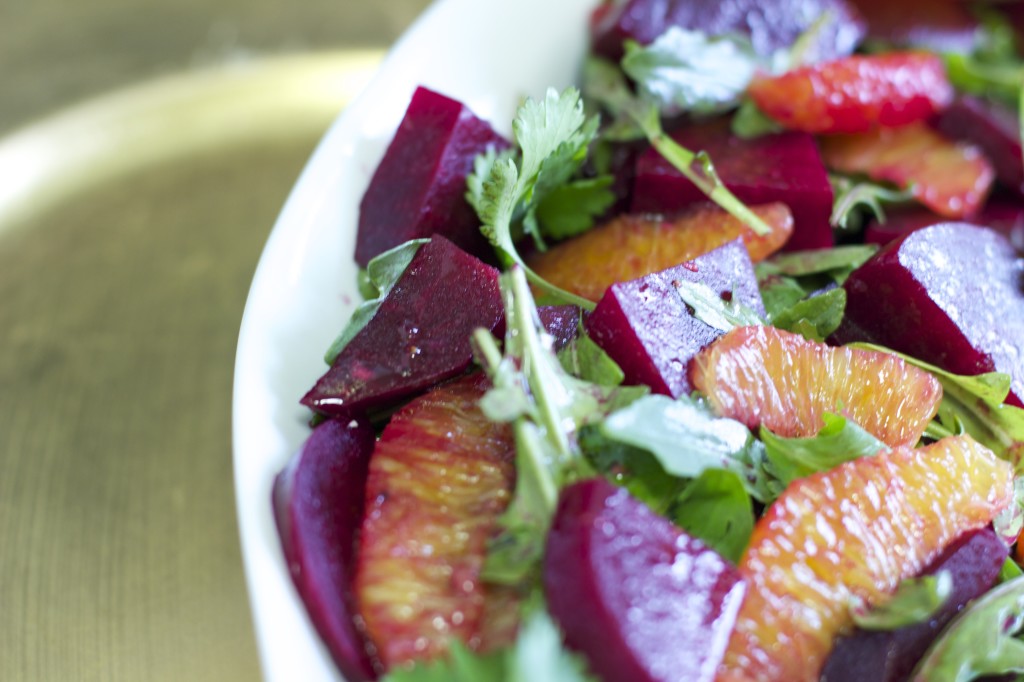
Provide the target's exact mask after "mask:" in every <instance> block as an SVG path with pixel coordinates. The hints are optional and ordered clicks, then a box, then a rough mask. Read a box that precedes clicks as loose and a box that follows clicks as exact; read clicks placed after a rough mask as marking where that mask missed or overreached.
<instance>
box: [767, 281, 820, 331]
mask: <svg viewBox="0 0 1024 682" xmlns="http://www.w3.org/2000/svg"><path fill="white" fill-rule="evenodd" d="M758 286H759V287H760V289H761V302H762V303H764V309H765V311H766V312H767V314H768V320H769V321H770V320H773V319H774V318H776V317H778V316H779V315H781V314H782V313H783V312H785V311H786V310H789V309H790V308H792V307H793V306H795V305H796V304H797V303H799V302H800V301H802V300H803V299H804V298H806V297H807V295H808V294H809V293H811V292H809V291H808V290H807V289H805V288H804V287H803V286H801V285H800V283H799V282H798V281H797V280H796V279H794V278H793V277H786V276H784V275H765V276H764V277H763V278H762V279H759V280H758Z"/></svg>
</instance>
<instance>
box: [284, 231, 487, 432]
mask: <svg viewBox="0 0 1024 682" xmlns="http://www.w3.org/2000/svg"><path fill="white" fill-rule="evenodd" d="M503 321H504V308H503V304H502V300H501V293H500V291H499V289H498V271H497V270H496V269H494V268H493V267H491V266H489V265H486V264H484V263H482V262H480V261H479V260H478V259H476V258H474V257H473V256H471V255H469V254H467V253H466V252H464V251H462V250H461V249H459V248H458V247H457V246H455V245H454V244H452V243H451V242H450V241H448V240H447V239H445V238H444V237H438V236H435V237H433V238H432V239H431V240H430V241H429V242H428V243H426V244H424V245H423V246H422V247H420V250H419V251H418V252H417V253H416V255H415V257H413V259H412V262H410V263H409V267H408V268H407V269H406V271H405V273H404V274H403V275H402V277H401V278H400V279H399V281H398V282H397V283H396V284H395V286H394V288H392V290H391V293H390V294H389V295H388V297H387V299H385V301H384V302H383V303H382V304H381V306H380V308H379V309H378V310H377V313H376V315H374V316H373V319H371V320H370V322H369V323H368V324H367V325H366V327H364V328H363V329H362V331H360V332H359V333H358V334H357V335H356V336H355V337H354V338H353V339H352V341H351V342H349V344H348V346H346V347H345V348H344V350H342V352H341V353H340V354H339V355H338V357H337V358H336V359H335V361H334V364H333V365H331V368H330V369H329V370H328V371H327V373H326V374H324V375H323V376H322V377H321V378H320V379H319V381H317V382H316V385H315V386H314V387H313V388H312V389H311V390H310V391H309V392H308V393H307V394H306V395H305V397H303V398H302V403H303V404H304V405H307V406H308V407H311V408H313V409H314V410H317V411H319V412H323V413H326V414H340V413H347V412H350V411H352V410H368V409H375V408H384V407H390V406H393V405H395V404H396V403H398V402H399V401H401V400H403V399H406V398H409V397H411V396H413V395H415V394H418V393H421V392H422V391H424V390H426V389H427V388H429V387H431V386H433V385H434V384H436V383H437V382H439V381H442V380H444V379H449V378H451V377H454V376H457V375H459V374H461V373H462V372H464V371H465V370H466V369H467V368H468V367H469V366H470V363H471V362H472V361H473V349H472V346H471V345H470V336H471V335H472V333H473V330H474V329H476V328H477V327H483V328H484V329H490V330H495V329H497V328H498V327H499V325H500V324H501V323H502V322H503Z"/></svg>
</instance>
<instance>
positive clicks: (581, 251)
mask: <svg viewBox="0 0 1024 682" xmlns="http://www.w3.org/2000/svg"><path fill="white" fill-rule="evenodd" d="M751 210H753V211H754V213H756V214H757V215H758V217H760V218H761V219H762V220H764V222H765V223H767V224H768V226H769V227H771V228H772V230H771V232H770V233H769V234H768V235H765V236H759V235H758V234H757V233H755V232H754V231H753V230H751V229H750V228H749V227H748V226H747V225H745V224H744V223H743V222H741V221H740V220H738V219H737V218H735V217H734V216H732V215H730V214H729V213H726V212H725V211H724V210H722V209H720V208H718V207H717V206H714V205H713V204H707V203H702V204H698V205H695V206H693V207H692V208H689V209H687V210H686V211H684V212H683V213H681V214H680V215H679V216H677V217H676V218H673V219H663V218H660V217H655V216H650V215H623V216H619V217H617V218H614V219H612V220H610V221H609V222H607V223H604V224H603V225H600V226H598V227H596V228H594V229H592V230H590V231H589V232H585V233H584V234H582V235H580V236H579V237H576V238H574V239H570V240H568V241H565V242H562V243H561V244H558V245H557V246H555V247H553V248H551V249H549V250H548V251H545V252H543V253H538V254H537V255H536V256H534V257H533V258H531V259H529V265H530V267H531V268H533V270H534V271H535V272H536V273H537V274H538V275H540V276H541V277H543V278H544V279H546V280H548V281H549V282H551V283H552V284H554V285H555V286H558V287H561V288H562V289H565V290H566V291H571V292H572V293H574V294H578V295H579V296H582V297H584V298H587V299H590V300H592V301H597V300H598V299H600V298H601V296H602V295H603V294H604V292H605V289H607V288H608V287H610V286H611V285H612V284H615V283H616V282H625V281H628V280H632V279H638V278H640V277H643V276H644V275H649V274H651V273H652V272H660V271H661V270H665V269H667V268H670V267H673V266H676V265H679V264H680V263H685V262H686V261H688V260H693V259H694V258H696V257H697V256H702V255H704V254H705V253H708V252H709V251H711V250H712V249H715V248H717V247H719V246H722V245H723V244H726V243H727V242H730V241H732V240H734V239H736V238H737V237H740V238H742V239H743V242H744V244H745V245H746V247H747V251H749V252H750V259H751V260H753V261H755V262H757V261H760V260H764V259H765V258H767V257H768V256H770V255H772V254H773V253H775V252H776V251H778V250H779V249H780V248H782V246H783V245H784V244H785V243H786V240H788V239H789V236H790V235H791V234H792V233H793V215H792V213H790V210H789V208H788V207H787V206H786V205H785V204H781V203H771V204H763V205H760V206H752V207H751ZM612 256H614V257H612Z"/></svg>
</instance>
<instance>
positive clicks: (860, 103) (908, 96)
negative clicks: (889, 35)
mask: <svg viewBox="0 0 1024 682" xmlns="http://www.w3.org/2000/svg"><path fill="white" fill-rule="evenodd" d="M748 92H749V94H750V97H751V99H753V100H754V102H755V103H756V104H757V106H758V108H760V109H761V111H763V112H764V113H765V114H767V115H768V116H769V117H770V118H772V119H774V120H776V121H778V122H779V123H781V124H782V125H783V126H785V127H786V128H788V129H790V130H800V131H803V132H808V133H856V132H864V131H868V130H871V129H872V128H875V127H877V126H886V127H893V126H901V125H906V124H908V123H913V122H915V121H923V120H925V119H927V118H929V117H931V116H932V115H933V114H936V113H938V112H939V111H941V110H942V109H944V108H945V107H946V106H948V105H949V103H950V102H952V101H953V87H952V86H951V85H950V84H949V80H948V79H947V78H946V71H945V69H944V68H943V66H942V61H941V60H940V59H939V58H938V57H937V56H935V55H932V54H926V53H921V52H892V53H889V54H881V55H856V56H852V57H845V58H843V59H837V60H835V61H831V62H825V63H823V64H817V65H814V66H806V67H802V68H798V69H794V70H792V71H789V72H787V73H784V74H781V75H779V76H758V77H755V78H754V80H753V82H752V83H751V84H750V88H749V90H748Z"/></svg>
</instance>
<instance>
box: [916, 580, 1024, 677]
mask: <svg viewBox="0 0 1024 682" xmlns="http://www.w3.org/2000/svg"><path fill="white" fill-rule="evenodd" d="M1022 626H1024V577H1021V578H1016V579H1014V580H1010V581H1008V582H1005V583H1003V584H1001V585H999V586H998V587H995V588H994V589H992V590H991V591H989V592H988V593H986V594H984V595H982V596H981V597H979V598H978V599H977V600H976V601H975V602H973V603H972V604H969V605H968V606H967V607H966V608H965V609H964V610H963V611H961V612H960V614H959V615H958V616H957V617H956V618H955V619H954V620H953V622H952V623H950V624H949V627H947V628H946V630H944V631H943V633H942V634H941V635H940V636H939V638H938V639H937V640H936V641H935V642H934V643H933V644H932V646H931V647H930V648H929V649H928V651H927V652H926V653H925V655H924V657H923V658H922V659H921V661H920V662H919V663H918V664H917V668H916V669H915V670H914V672H913V674H912V675H911V677H910V679H911V680H912V681H913V682H967V681H968V680H975V679H978V678H979V677H984V676H986V675H1002V674H1005V673H1011V672H1018V673H1019V672H1024V642H1022V641H1021V640H1019V639H1017V638H1016V637H1015V635H1016V634H1017V633H1018V632H1019V631H1020V630H1021V627H1022Z"/></svg>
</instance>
